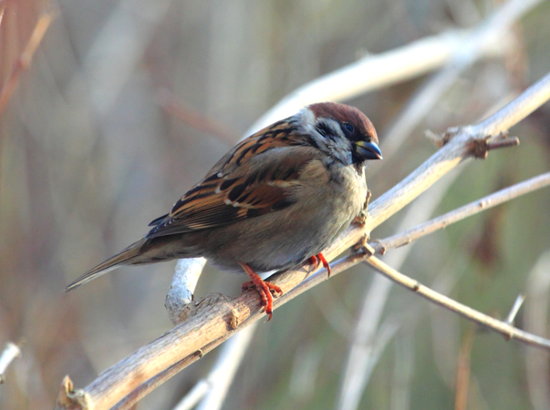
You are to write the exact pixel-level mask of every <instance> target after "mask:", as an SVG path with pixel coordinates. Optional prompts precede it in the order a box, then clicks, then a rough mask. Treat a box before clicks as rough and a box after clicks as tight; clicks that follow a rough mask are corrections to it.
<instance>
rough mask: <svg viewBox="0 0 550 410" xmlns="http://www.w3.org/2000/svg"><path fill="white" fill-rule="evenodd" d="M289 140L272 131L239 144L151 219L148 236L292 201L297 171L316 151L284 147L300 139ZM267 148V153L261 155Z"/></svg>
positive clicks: (248, 214)
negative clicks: (164, 212)
mask: <svg viewBox="0 0 550 410" xmlns="http://www.w3.org/2000/svg"><path fill="white" fill-rule="evenodd" d="M291 135H292V134H291ZM260 140H261V141H260ZM291 140H292V139H291V138H290V137H289V134H288V133H283V131H282V130H277V129H276V131H274V132H273V133H271V131H270V135H269V139H268V140H266V133H265V132H264V133H263V134H262V133H261V132H259V133H258V134H255V135H253V136H252V137H250V138H247V139H246V140H244V141H243V142H241V143H240V144H239V145H237V146H236V147H235V148H234V149H233V150H232V151H231V152H229V153H228V154H227V155H226V156H225V157H224V158H222V160H221V161H220V162H218V164H216V166H214V168H213V169H212V170H211V171H210V172H209V173H208V174H207V176H206V178H205V179H204V180H203V181H202V182H201V183H199V184H197V185H196V186H195V187H194V188H192V189H191V190H189V191H188V192H187V193H186V194H185V195H184V196H183V197H182V198H181V199H180V200H179V201H177V202H176V204H175V205H174V207H173V208H172V210H171V211H170V213H169V214H168V215H166V216H165V217H164V218H162V217H161V218H157V219H156V220H154V221H153V222H154V225H156V227H154V228H153V229H152V230H151V231H150V232H149V234H148V238H155V237H158V236H165V235H173V234H180V233H186V232H192V231H197V230H202V229H209V228H216V227H220V226H224V225H229V224H232V223H235V222H237V221H239V220H242V219H244V218H253V217H257V216H260V215H264V214H266V213H269V212H275V211H278V210H281V209H284V208H286V207H288V206H290V205H291V204H293V203H294V198H293V196H294V195H293V192H294V191H295V190H296V189H299V186H300V183H299V182H298V177H299V175H300V172H301V170H302V169H303V167H304V166H306V165H307V164H308V163H309V162H310V161H311V160H313V159H316V158H317V156H318V152H317V151H316V150H314V149H311V148H310V147H305V146H304V147H296V146H294V147H293V148H292V149H289V146H290V145H302V144H300V143H299V139H296V142H295V143H289V142H290V141H291ZM302 141H303V140H302ZM268 150H272V151H271V152H270V154H269V155H263V154H264V153H265V152H267V151H268Z"/></svg>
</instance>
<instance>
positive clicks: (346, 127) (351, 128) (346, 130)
mask: <svg viewBox="0 0 550 410" xmlns="http://www.w3.org/2000/svg"><path fill="white" fill-rule="evenodd" d="M342 128H343V129H344V133H346V134H347V135H351V134H353V133H354V132H355V127H354V126H353V125H352V124H350V123H349V122H344V123H343V124H342Z"/></svg>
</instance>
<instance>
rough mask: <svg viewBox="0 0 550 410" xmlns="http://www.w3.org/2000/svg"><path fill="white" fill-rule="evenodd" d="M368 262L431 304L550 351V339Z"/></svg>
mask: <svg viewBox="0 0 550 410" xmlns="http://www.w3.org/2000/svg"><path fill="white" fill-rule="evenodd" d="M368 248H369V252H371V251H372V252H374V249H373V248H371V247H368ZM366 262H367V263H368V264H369V265H370V266H371V267H373V268H374V269H375V270H377V271H378V272H380V273H381V274H383V275H384V276H385V277H387V278H388V279H390V280H392V281H393V282H395V283H397V284H398V285H401V286H403V287H405V288H407V289H409V290H412V291H413V292H416V293H418V294H419V295H420V296H422V297H423V298H425V299H428V300H429V301H430V302H433V303H436V304H438V305H439V306H442V307H444V308H445V309H447V310H450V311H451V312H455V313H458V314H459V315H461V316H462V317H464V318H466V319H468V320H471V321H472V322H474V323H477V324H479V325H482V326H485V327H487V328H489V329H491V330H494V331H495V332H497V333H500V334H502V335H503V336H504V337H506V339H516V340H520V341H522V342H524V343H526V344H528V345H531V346H534V347H540V348H544V349H546V350H550V339H545V338H543V337H540V336H537V335H534V334H532V333H529V332H525V331H523V330H521V329H518V328H516V327H514V326H512V325H511V324H509V323H507V322H504V321H502V320H498V319H495V318H492V317H491V316H488V315H485V314H483V313H481V312H479V311H477V310H475V309H472V308H470V307H468V306H466V305H463V304H462V303H459V302H457V301H455V300H453V299H451V298H449V297H447V296H445V295H442V294H441V293H439V292H436V291H435V290H433V289H430V288H429V287H427V286H424V285H422V284H421V283H420V282H418V281H416V280H414V279H412V278H410V277H408V276H406V275H404V274H402V273H400V272H398V271H397V270H395V269H393V268H392V267H391V266H389V265H387V264H386V263H384V262H383V261H381V260H380V259H378V258H377V257H376V256H366Z"/></svg>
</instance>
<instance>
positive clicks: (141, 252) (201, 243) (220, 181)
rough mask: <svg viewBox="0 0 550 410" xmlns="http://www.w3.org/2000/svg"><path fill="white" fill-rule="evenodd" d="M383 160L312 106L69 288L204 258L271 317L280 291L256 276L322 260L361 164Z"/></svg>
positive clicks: (361, 195)
mask: <svg viewBox="0 0 550 410" xmlns="http://www.w3.org/2000/svg"><path fill="white" fill-rule="evenodd" d="M377 159H382V152H381V151H380V148H379V147H378V137H377V134H376V130H375V128H374V126H373V124H372V123H371V121H370V120H369V119H368V118H367V116H366V115H365V114H363V113H362V112H361V111H360V110H358V109H357V108H355V107H351V106H349V105H345V104H338V103H333V102H323V103H316V104H312V105H309V106H307V107H305V108H303V109H302V110H300V111H299V112H298V113H296V114H295V115H292V116H291V117H288V118H285V119H283V120H280V121H277V122H275V123H274V124H272V125H270V126H268V127H266V128H264V129H262V130H260V131H258V132H256V133H255V134H253V135H251V136H249V137H248V138H246V139H244V140H242V141H241V142H240V143H238V144H237V145H236V146H235V147H233V149H231V150H230V151H229V152H228V153H227V154H226V155H225V156H223V157H222V158H221V159H220V160H219V161H218V162H217V163H216V164H215V165H214V167H213V168H212V169H211V170H210V171H209V172H208V173H207V174H206V176H205V177H204V179H203V180H202V181H201V182H199V183H198V184H196V185H195V186H194V187H193V188H191V189H190V190H189V191H187V192H186V193H185V194H184V195H183V196H182V197H181V198H180V199H179V200H178V201H177V202H176V203H175V205H174V206H173V207H172V209H171V210H170V212H169V213H167V214H166V215H162V216H161V217H159V218H157V219H155V220H153V221H152V222H151V223H150V224H149V226H151V227H152V228H151V230H150V231H149V232H148V233H147V234H146V235H145V236H144V237H143V238H142V239H140V240H138V241H137V242H134V243H133V244H131V245H130V246H128V247H127V248H126V249H124V250H123V251H121V252H119V253H117V254H116V255H114V256H113V257H111V258H109V259H107V260H106V261H104V262H102V263H100V264H99V265H97V266H95V267H94V268H92V269H91V270H89V271H88V272H86V273H84V274H83V275H82V276H80V277H79V278H78V279H76V280H75V281H74V282H72V283H71V284H69V285H68V286H67V288H66V289H67V291H69V290H72V289H74V288H76V287H78V286H80V285H82V284H84V283H87V282H89V281H91V280H92V279H95V278H97V277H99V276H101V275H103V274H105V273H107V272H109V271H111V270H113V269H115V268H118V267H120V266H123V265H138V264H146V263H154V262H161V261H166V260H170V259H176V258H194V257H199V256H203V257H205V258H207V259H208V260H209V261H210V262H212V263H213V264H214V265H216V266H218V267H219V268H221V269H222V270H227V271H244V272H245V273H246V274H247V275H248V276H249V278H250V281H249V282H246V283H244V284H243V289H246V288H249V287H255V288H256V290H257V292H258V293H259V296H260V299H261V305H262V306H263V308H264V310H265V313H266V314H267V315H268V317H269V318H271V316H272V309H273V295H272V292H273V293H276V294H281V293H282V290H281V289H280V288H279V287H278V286H276V285H274V284H272V283H271V282H267V281H264V280H262V278H261V277H260V276H259V275H258V273H257V272H268V271H273V270H286V269H290V268H292V267H296V266H298V265H301V264H303V263H304V262H306V261H307V262H309V263H312V264H314V265H315V267H317V266H318V265H319V264H320V263H322V264H323V266H324V267H325V268H326V269H327V271H328V272H329V274H330V266H329V264H328V263H327V261H326V259H325V257H324V256H323V254H322V252H321V251H322V250H323V249H325V248H326V247H327V246H328V245H330V244H331V243H332V242H333V241H334V240H335V239H336V238H337V237H338V236H339V235H340V233H342V231H343V230H344V229H346V228H347V227H348V226H349V225H350V223H351V222H352V221H353V220H354V219H355V218H356V217H357V216H358V215H359V214H360V213H361V212H362V211H363V207H364V204H365V198H366V197H367V192H368V191H367V183H366V179H365V163H366V161H367V160H377Z"/></svg>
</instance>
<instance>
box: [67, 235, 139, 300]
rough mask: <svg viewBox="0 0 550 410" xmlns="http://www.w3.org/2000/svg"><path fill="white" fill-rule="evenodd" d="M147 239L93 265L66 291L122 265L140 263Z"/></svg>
mask: <svg viewBox="0 0 550 410" xmlns="http://www.w3.org/2000/svg"><path fill="white" fill-rule="evenodd" d="M146 242H147V240H146V239H145V238H143V239H140V240H139V241H137V242H134V243H133V244H131V245H130V246H128V247H127V248H126V249H124V250H123V251H122V252H119V253H117V254H116V255H114V256H112V257H110V258H109V259H107V260H106V261H104V262H101V263H100V264H99V265H97V266H95V267H93V268H92V269H90V270H89V271H88V272H86V273H85V274H83V275H82V276H80V277H79V278H78V279H76V280H75V281H74V282H72V283H70V284H69V285H68V286H67V287H66V288H65V291H66V292H68V291H70V290H73V289H75V288H77V287H79V286H80V285H84V284H85V283H88V282H90V281H92V280H94V279H96V278H99V277H100V276H102V275H105V274H106V273H107V272H110V271H112V270H114V269H116V268H118V267H119V266H121V265H131V264H134V263H140V262H141V261H140V260H139V259H140V258H139V256H141V255H142V252H143V251H142V249H143V245H145V243H146Z"/></svg>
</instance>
